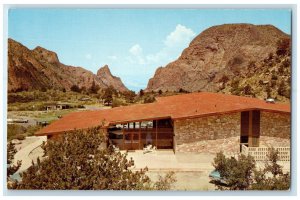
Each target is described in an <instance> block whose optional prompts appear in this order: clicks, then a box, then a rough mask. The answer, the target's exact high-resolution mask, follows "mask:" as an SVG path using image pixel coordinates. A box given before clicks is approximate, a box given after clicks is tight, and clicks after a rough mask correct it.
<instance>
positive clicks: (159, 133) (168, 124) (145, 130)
mask: <svg viewBox="0 0 300 200" xmlns="http://www.w3.org/2000/svg"><path fill="white" fill-rule="evenodd" d="M107 131H108V136H109V142H110V143H111V144H112V145H114V146H116V147H118V148H119V149H120V150H139V149H143V148H144V147H146V146H147V145H152V146H155V147H156V148H157V149H173V136H174V132H173V125H172V120H171V119H159V120H158V119H154V120H148V121H138V122H128V123H120V124H116V125H112V126H110V127H109V128H108V130H107Z"/></svg>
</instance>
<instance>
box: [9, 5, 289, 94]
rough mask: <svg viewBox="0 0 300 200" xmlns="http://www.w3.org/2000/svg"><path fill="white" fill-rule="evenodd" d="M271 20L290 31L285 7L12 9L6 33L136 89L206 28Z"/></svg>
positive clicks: (282, 28) (61, 58) (27, 44)
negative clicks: (104, 72) (105, 72)
mask: <svg viewBox="0 0 300 200" xmlns="http://www.w3.org/2000/svg"><path fill="white" fill-rule="evenodd" d="M228 23H252V24H272V25H274V26H276V27H277V28H279V29H281V30H282V31H284V32H285V33H288V34H290V33H291V11H290V10H287V9H286V10H285V9H246V10H241V9H148V10H147V9H75V8H72V9H38V8H36V9H29V8H27V9H24V8H22V9H21V8H19V9H10V10H9V17H8V36H9V37H10V38H12V39H14V40H16V41H18V42H21V43H22V44H23V45H25V46H27V47H28V48H30V49H33V48H35V47H36V46H42V47H44V48H46V49H49V50H52V51H55V52H56V53H57V54H58V57H59V60H60V62H62V63H64V64H67V65H73V66H81V67H84V68H86V69H88V70H90V71H92V72H94V73H96V72H97V70H98V69H99V68H100V67H102V66H104V65H105V64H107V65H109V67H110V69H111V72H112V74H113V75H116V76H119V77H120V78H121V79H122V81H123V82H124V83H125V85H126V86H127V87H128V88H129V89H131V90H135V91H138V90H139V89H143V88H145V87H146V86H147V83H148V80H149V78H151V77H152V76H153V75H154V73H155V70H156V69H157V68H158V67H159V66H165V65H166V64H168V63H169V62H171V61H174V60H175V59H177V58H178V56H179V55H180V54H181V52H182V50H183V49H184V48H186V47H188V45H189V43H190V41H191V40H192V39H193V38H194V37H195V36H197V35H198V34H199V33H201V32H202V31H203V30H205V29H206V28H209V27H211V26H214V25H220V24H228Z"/></svg>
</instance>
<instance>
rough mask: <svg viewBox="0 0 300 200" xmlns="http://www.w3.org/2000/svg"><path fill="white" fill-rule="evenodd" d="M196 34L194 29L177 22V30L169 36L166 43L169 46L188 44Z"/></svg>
mask: <svg viewBox="0 0 300 200" xmlns="http://www.w3.org/2000/svg"><path fill="white" fill-rule="evenodd" d="M195 35H196V34H195V33H194V31H193V30H192V29H190V28H187V27H185V26H183V25H181V24H177V26H176V28H175V30H174V31H173V32H171V33H170V34H169V35H168V36H167V38H166V39H165V41H164V43H165V45H166V46H167V47H174V46H182V45H187V44H188V43H189V42H190V41H191V39H192V38H193V37H194V36H195Z"/></svg>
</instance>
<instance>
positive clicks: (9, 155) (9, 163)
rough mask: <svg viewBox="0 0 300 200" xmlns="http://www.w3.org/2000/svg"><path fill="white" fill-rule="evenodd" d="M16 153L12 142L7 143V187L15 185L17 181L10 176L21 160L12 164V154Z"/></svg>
mask: <svg viewBox="0 0 300 200" xmlns="http://www.w3.org/2000/svg"><path fill="white" fill-rule="evenodd" d="M16 153H17V150H16V148H15V145H14V144H13V143H12V142H9V143H8V144H7V187H8V188H9V189H11V188H14V187H16V184H17V182H16V181H14V180H12V179H11V178H10V176H11V175H13V174H14V173H16V171H18V170H19V168H20V167H21V161H17V165H14V164H13V160H14V156H15V154H16Z"/></svg>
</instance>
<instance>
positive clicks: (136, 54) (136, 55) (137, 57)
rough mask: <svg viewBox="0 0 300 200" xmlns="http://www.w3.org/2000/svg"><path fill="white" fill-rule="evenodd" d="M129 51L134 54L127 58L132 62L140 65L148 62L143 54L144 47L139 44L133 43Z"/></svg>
mask: <svg viewBox="0 0 300 200" xmlns="http://www.w3.org/2000/svg"><path fill="white" fill-rule="evenodd" d="M129 52H130V54H131V55H132V56H129V57H128V58H127V60H128V61H129V62H130V63H138V64H140V65H143V64H146V62H145V59H144V55H143V49H142V47H141V46H140V45H139V44H135V45H133V46H132V47H131V48H130V49H129Z"/></svg>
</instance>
